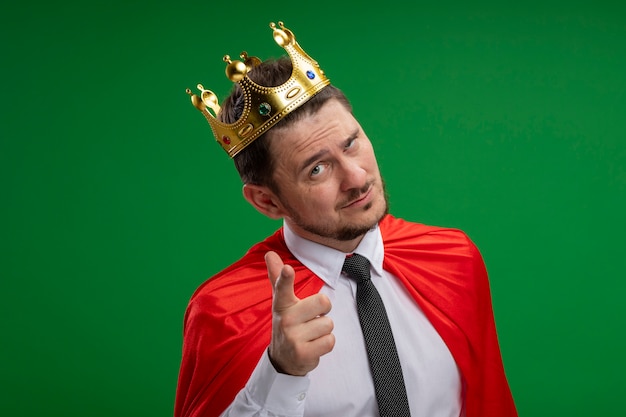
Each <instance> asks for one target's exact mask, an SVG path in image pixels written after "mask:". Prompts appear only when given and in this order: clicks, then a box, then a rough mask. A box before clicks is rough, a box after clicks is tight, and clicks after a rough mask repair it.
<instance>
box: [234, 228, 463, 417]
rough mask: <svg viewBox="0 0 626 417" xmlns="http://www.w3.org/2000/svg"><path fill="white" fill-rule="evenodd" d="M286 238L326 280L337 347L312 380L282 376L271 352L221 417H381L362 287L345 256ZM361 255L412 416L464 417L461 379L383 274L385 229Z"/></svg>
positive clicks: (288, 234) (409, 301) (429, 329)
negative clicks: (362, 320) (359, 293)
mask: <svg viewBox="0 0 626 417" xmlns="http://www.w3.org/2000/svg"><path fill="white" fill-rule="evenodd" d="M284 235H285V242H286V244H287V247H288V248H289V250H290V251H291V252H292V253H293V255H294V256H295V257H296V258H297V259H298V260H299V261H300V262H302V264H304V265H305V266H306V267H307V268H309V269H310V270H311V271H312V272H313V273H315V274H316V275H317V276H318V277H320V278H321V279H322V280H323V281H324V286H323V287H322V289H321V291H320V292H321V293H323V294H326V295H327V296H328V297H329V298H330V301H331V303H332V310H331V311H330V313H329V314H328V316H329V317H331V318H332V320H333V322H334V330H333V334H334V335H335V347H334V349H333V350H332V351H331V352H330V353H328V354H326V355H324V356H322V357H321V359H320V363H319V365H318V366H317V368H315V369H314V370H313V371H311V372H309V373H308V374H307V375H306V376H290V375H284V374H279V373H278V372H276V370H274V368H273V366H272V365H271V363H270V361H269V358H268V355H267V351H266V353H264V354H263V356H262V357H261V358H260V360H259V362H258V364H257V366H256V368H255V370H254V371H253V373H252V375H251V376H250V379H249V380H248V383H247V384H246V386H245V388H244V389H242V390H241V391H240V392H239V394H238V395H237V397H236V398H235V400H234V402H233V403H232V404H231V405H230V407H229V408H228V409H227V410H226V411H225V412H224V413H223V414H222V416H224V417H227V416H228V417H235V416H236V417H257V416H258V417H274V416H285V417H292V416H293V417H305V416H306V417H308V416H325V417H330V416H337V417H369V416H372V417H378V416H379V414H378V407H377V405H376V396H375V393H374V385H373V381H372V375H371V373H370V369H369V364H368V360H367V354H366V351H365V342H364V340H363V334H362V332H361V326H360V324H359V318H358V315H357V309H356V282H354V281H353V280H352V279H350V278H348V277H346V276H345V275H344V274H343V273H342V272H341V268H342V266H343V262H344V259H345V257H346V254H345V253H343V252H340V251H337V250H335V249H332V248H329V247H327V246H323V245H320V244H317V243H314V242H311V241H309V240H306V239H303V238H301V237H299V236H298V235H296V234H295V233H294V232H293V231H292V230H290V229H289V227H288V225H287V224H286V223H284ZM354 252H355V253H359V254H360V255H363V256H365V257H366V258H368V259H369V261H370V263H371V275H372V282H373V283H374V285H375V286H376V289H377V290H378V292H379V293H380V296H381V298H382V299H383V302H384V304H385V308H386V310H387V315H388V316H389V321H390V323H391V328H392V330H393V334H394V338H395V341H396V346H397V349H398V355H399V357H400V362H401V364H402V370H403V374H404V381H405V385H406V388H407V395H408V399H409V406H410V408H411V415H412V416H417V417H422V416H423V417H459V416H461V417H462V416H463V415H464V411H463V394H462V391H463V383H462V381H461V375H460V372H459V370H458V368H457V366H456V363H455V362H454V359H453V358H452V355H451V354H450V351H449V350H448V348H447V347H446V345H445V344H444V342H443V340H442V339H441V337H440V336H439V334H438V333H437V332H436V331H435V329H434V328H433V326H432V325H431V324H430V322H429V321H428V320H427V319H426V317H425V316H424V314H423V312H422V311H421V309H420V308H419V307H418V306H417V304H416V303H415V301H414V300H413V298H412V297H411V296H410V295H409V293H408V292H407V290H406V289H405V287H404V286H403V285H402V283H400V282H399V280H398V279H397V278H395V277H394V276H393V275H391V274H390V273H389V272H387V271H385V270H383V258H384V247H383V240H382V237H381V234H380V230H379V229H378V227H375V228H374V229H372V230H371V231H369V232H368V233H367V234H366V235H365V237H364V238H363V240H362V241H361V243H360V244H359V246H358V247H357V248H356V249H355V251H354ZM268 285H269V282H268ZM267 320H271V317H268V318H267Z"/></svg>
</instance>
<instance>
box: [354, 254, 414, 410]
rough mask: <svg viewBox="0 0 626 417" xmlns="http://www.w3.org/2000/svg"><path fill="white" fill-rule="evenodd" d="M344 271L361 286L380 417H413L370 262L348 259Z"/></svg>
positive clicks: (363, 321)
mask: <svg viewBox="0 0 626 417" xmlns="http://www.w3.org/2000/svg"><path fill="white" fill-rule="evenodd" d="M343 271H344V272H345V273H346V274H348V276H350V277H352V278H353V279H354V280H356V282H357V287H356V304H357V310H358V314H359V321H360V322H361V329H362V330H363V336H364V337H365V348H366V350H367V357H368V359H369V362H370V369H371V370H372V376H373V377H374V389H375V391H376V401H377V402H378V411H379V412H380V416H381V417H410V415H411V412H410V411H409V401H408V399H407V396H406V387H405V386H404V378H403V377H402V368H401V367H400V359H398V351H397V350H396V344H395V342H394V340H393V333H392V332H391V326H390V325H389V319H388V318H387V311H386V310H385V305H384V304H383V300H382V299H381V298H380V295H379V294H378V291H377V290H376V287H374V284H373V283H372V281H371V279H370V262H369V261H368V260H367V258H365V257H363V256H361V255H359V254H356V253H355V254H353V255H348V256H347V257H346V260H345V262H344V263H343Z"/></svg>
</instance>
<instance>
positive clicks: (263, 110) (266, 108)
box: [259, 103, 272, 116]
mask: <svg viewBox="0 0 626 417" xmlns="http://www.w3.org/2000/svg"><path fill="white" fill-rule="evenodd" d="M270 111H272V106H270V105H269V104H267V103H261V104H259V114H260V115H261V116H267V115H268V114H270Z"/></svg>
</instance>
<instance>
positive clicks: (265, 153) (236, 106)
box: [218, 56, 352, 192]
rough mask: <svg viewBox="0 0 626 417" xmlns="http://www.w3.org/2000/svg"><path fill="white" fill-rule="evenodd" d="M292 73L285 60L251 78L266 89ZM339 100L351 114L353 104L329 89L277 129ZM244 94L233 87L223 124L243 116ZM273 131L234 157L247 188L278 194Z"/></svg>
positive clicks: (223, 111)
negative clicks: (255, 187)
mask: <svg viewBox="0 0 626 417" xmlns="http://www.w3.org/2000/svg"><path fill="white" fill-rule="evenodd" d="M291 72H292V65H291V60H290V59H289V58H288V57H286V56H284V57H281V58H278V59H269V60H267V61H264V62H263V63H261V64H260V65H258V66H256V67H254V69H253V70H251V71H250V73H249V77H250V79H251V80H252V81H254V82H255V83H257V84H260V85H263V86H266V87H276V86H279V85H281V84H283V83H284V82H285V81H287V80H288V79H289V77H290V76H291ZM331 99H335V100H338V101H339V102H340V103H341V104H343V105H344V106H345V108H346V109H347V110H348V111H350V112H352V106H351V105H350V102H349V101H348V99H347V98H346V96H345V95H344V94H343V92H342V91H341V90H339V89H338V88H337V87H335V86H333V85H327V86H326V87H324V88H323V89H322V90H321V91H319V92H318V93H317V94H316V95H314V96H313V97H311V98H310V99H309V100H308V101H307V102H306V103H304V104H302V105H301V106H300V107H298V108H297V109H296V110H294V111H292V112H291V113H289V114H287V115H286V116H285V117H283V119H281V120H280V121H279V122H278V123H277V124H276V125H274V126H273V128H275V127H281V128H284V127H288V126H290V125H291V124H293V123H295V122H297V121H299V120H301V119H302V118H304V117H306V116H310V115H311V114H314V113H316V112H317V111H318V110H319V109H320V108H321V107H322V105H323V104H324V103H326V102H327V101H328V100H331ZM243 106H244V102H243V94H242V92H241V88H240V87H239V85H238V84H235V85H234V86H233V89H232V91H231V93H230V95H229V96H228V97H227V98H226V100H224V102H223V103H222V109H221V111H220V113H219V115H218V118H219V119H220V121H222V122H224V123H234V122H236V121H237V120H239V118H240V117H241V113H242V112H243ZM271 133H272V130H271V129H270V130H269V131H267V132H265V133H264V134H263V135H261V136H259V137H258V138H257V139H256V140H254V141H253V142H252V143H251V144H249V145H248V146H246V147H245V148H244V149H243V150H242V151H241V152H239V153H238V154H237V155H236V156H235V157H234V162H235V167H236V168H237V171H238V172H239V176H240V177H241V180H242V181H243V182H244V184H256V185H265V186H267V187H269V188H270V189H271V190H272V191H274V192H278V187H277V184H276V183H275V181H274V179H273V174H274V161H273V158H272V155H271V152H270V143H271V140H270V138H271Z"/></svg>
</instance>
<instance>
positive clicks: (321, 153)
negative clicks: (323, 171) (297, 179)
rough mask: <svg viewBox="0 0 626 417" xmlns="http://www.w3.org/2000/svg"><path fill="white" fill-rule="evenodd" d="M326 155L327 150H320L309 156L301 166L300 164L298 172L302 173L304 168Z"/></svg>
mask: <svg viewBox="0 0 626 417" xmlns="http://www.w3.org/2000/svg"><path fill="white" fill-rule="evenodd" d="M327 153H328V149H322V150H321V151H319V152H316V153H315V154H313V155H311V156H310V157H308V158H307V159H305V160H304V162H302V164H300V169H298V172H300V171H302V170H303V169H304V168H306V167H308V166H309V165H311V164H312V163H313V162H315V161H316V160H318V159H320V158H321V157H322V156H324V155H325V154H327Z"/></svg>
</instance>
